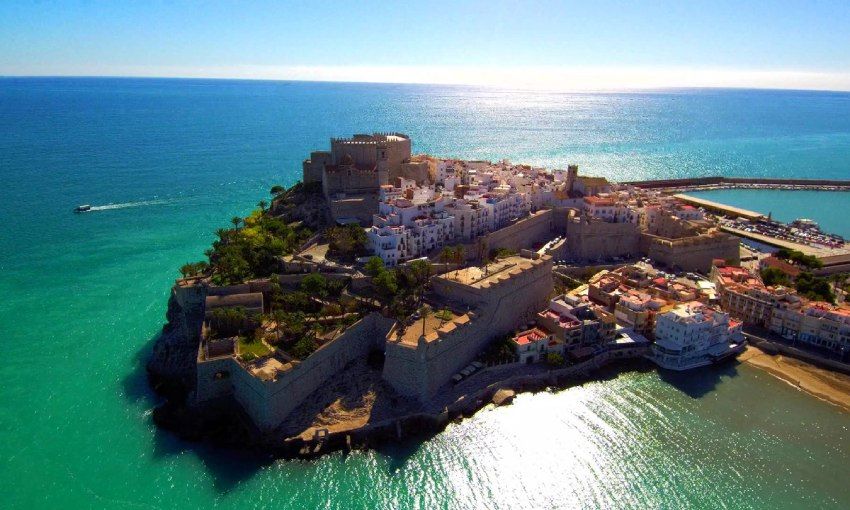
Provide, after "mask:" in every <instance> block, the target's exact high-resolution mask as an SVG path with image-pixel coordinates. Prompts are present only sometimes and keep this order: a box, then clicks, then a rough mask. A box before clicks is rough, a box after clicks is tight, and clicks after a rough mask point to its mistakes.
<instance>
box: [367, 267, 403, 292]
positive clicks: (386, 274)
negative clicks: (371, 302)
mask: <svg viewBox="0 0 850 510" xmlns="http://www.w3.org/2000/svg"><path fill="white" fill-rule="evenodd" d="M372 283H373V284H374V285H375V288H376V289H377V290H378V292H380V293H381V294H382V295H384V296H386V297H391V296H395V295H396V294H397V293H398V282H397V280H396V274H395V271H387V270H384V271H381V272H380V273H378V276H376V277H375V278H373V279H372Z"/></svg>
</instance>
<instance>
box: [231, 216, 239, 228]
mask: <svg viewBox="0 0 850 510" xmlns="http://www.w3.org/2000/svg"><path fill="white" fill-rule="evenodd" d="M230 223H233V227H234V228H239V224H240V223H242V218H240V217H239V216H234V217H232V218H230Z"/></svg>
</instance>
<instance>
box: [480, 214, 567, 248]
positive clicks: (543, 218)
mask: <svg viewBox="0 0 850 510" xmlns="http://www.w3.org/2000/svg"><path fill="white" fill-rule="evenodd" d="M553 215H554V211H553V210H552V209H546V210H544V211H538V212H536V213H534V214H533V215H531V216H529V217H527V218H523V219H521V220H519V221H517V222H516V223H514V224H513V225H508V226H507V227H504V228H501V229H499V230H496V231H495V232H490V233H489V234H486V235H484V236H481V237H480V238H479V243H480V244H481V249H482V250H483V251H481V252H480V253H482V254H484V255H487V254H489V252H490V250H493V249H496V248H508V249H509V250H514V251H517V252H518V251H519V250H521V249H523V248H530V247H531V246H532V245H533V244H534V243H540V242H546V241H548V240H550V239H551V238H552V237H553V236H552V233H553V231H554V230H555V227H554V219H553Z"/></svg>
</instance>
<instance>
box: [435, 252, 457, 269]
mask: <svg viewBox="0 0 850 510" xmlns="http://www.w3.org/2000/svg"><path fill="white" fill-rule="evenodd" d="M439 260H440V262H442V263H443V264H448V263H449V262H452V261H454V260H455V249H454V247H453V246H443V249H442V250H440V255H439ZM446 270H448V267H447V266H446V267H443V271H446Z"/></svg>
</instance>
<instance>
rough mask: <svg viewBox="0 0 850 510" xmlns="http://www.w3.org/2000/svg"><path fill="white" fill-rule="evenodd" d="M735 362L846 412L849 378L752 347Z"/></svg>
mask: <svg viewBox="0 0 850 510" xmlns="http://www.w3.org/2000/svg"><path fill="white" fill-rule="evenodd" d="M738 360H739V361H741V362H743V363H747V364H748V365H751V366H754V367H756V368H760V369H762V370H764V371H766V372H768V373H769V374H771V375H773V376H775V377H777V378H779V379H782V380H783V381H785V382H787V383H789V384H792V385H794V386H796V387H797V388H799V389H801V390H803V391H805V392H806V393H809V394H810V395H813V396H815V397H817V398H819V399H821V400H825V401H827V402H829V403H831V404H835V405H837V406H839V407H841V408H843V409H845V410H847V411H850V376H848V375H844V374H841V373H837V372H833V371H830V370H824V369H822V368H819V367H816V366H814V365H812V364H809V363H806V362H805V361H800V360H798V359H794V358H789V357H787V356H783V355H781V354H777V355H770V354H767V353H765V352H764V351H762V350H761V349H759V348H758V347H754V346H752V345H750V346H747V350H746V351H744V352H743V353H742V354H741V355H740V356H738Z"/></svg>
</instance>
